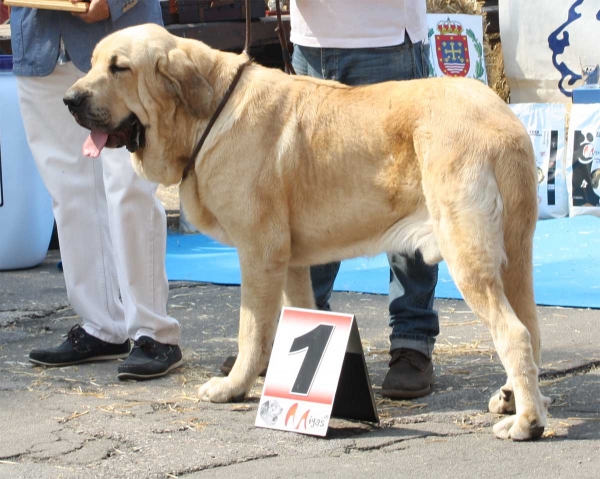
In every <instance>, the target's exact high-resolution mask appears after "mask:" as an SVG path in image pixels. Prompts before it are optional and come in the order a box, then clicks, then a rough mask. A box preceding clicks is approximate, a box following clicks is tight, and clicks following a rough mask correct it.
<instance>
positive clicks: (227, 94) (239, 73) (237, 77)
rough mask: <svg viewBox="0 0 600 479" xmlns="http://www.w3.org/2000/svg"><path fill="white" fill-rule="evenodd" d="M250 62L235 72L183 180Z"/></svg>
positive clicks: (197, 146)
mask: <svg viewBox="0 0 600 479" xmlns="http://www.w3.org/2000/svg"><path fill="white" fill-rule="evenodd" d="M248 63H249V62H244V63H242V64H241V65H240V67H239V68H238V71H237V73H236V74H235V77H234V78H233V81H232V82H231V85H229V88H227V90H226V91H225V96H223V99H222V100H221V103H219V106H218V107H217V109H216V110H215V112H214V113H213V115H212V117H211V118H210V120H209V122H208V125H206V129H205V130H204V133H202V136H201V137H200V140H199V141H198V144H197V145H196V148H194V151H193V153H192V156H190V159H189V160H188V162H187V164H186V165H185V168H184V169H183V175H182V177H181V181H183V180H185V179H186V178H187V175H188V174H189V172H190V170H191V169H192V167H193V166H194V164H195V163H196V157H197V156H198V153H200V150H201V149H202V145H204V142H205V141H206V138H207V137H208V134H209V133H210V130H212V127H213V126H214V124H215V123H216V121H217V119H218V118H219V115H220V114H221V111H223V108H225V105H226V104H227V101H228V100H229V98H230V97H231V94H232V93H233V90H235V87H236V85H237V84H238V82H239V81H240V78H241V77H242V72H243V71H244V68H245V67H246V65H248Z"/></svg>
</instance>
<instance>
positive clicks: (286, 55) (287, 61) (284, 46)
mask: <svg viewBox="0 0 600 479" xmlns="http://www.w3.org/2000/svg"><path fill="white" fill-rule="evenodd" d="M250 1H251V0H245V3H246V5H245V6H246V42H245V44H244V54H245V55H246V57H248V60H247V61H246V62H244V63H242V64H241V65H240V67H239V68H238V71H237V73H236V74H235V77H234V78H233V81H232V82H231V84H230V85H229V87H228V88H227V90H226V91H225V96H223V98H222V99H221V103H219V106H218V107H217V109H216V110H215V112H214V113H213V115H212V117H211V118H210V120H209V122H208V125H206V128H205V129H204V133H202V136H201V137H200V140H199V141H198V143H197V144H196V147H195V148H194V151H193V152H192V154H191V156H190V158H189V159H188V162H187V163H186V165H185V168H184V169H183V174H182V176H181V181H183V180H185V179H186V178H187V176H188V175H189V173H190V171H191V169H192V168H193V167H194V164H195V163H196V157H197V156H198V154H199V153H200V150H201V149H202V146H203V145H204V142H205V141H206V138H207V137H208V135H209V133H210V131H211V130H212V127H213V126H214V124H215V123H216V122H217V119H218V118H219V115H220V114H221V112H222V111H223V109H224V108H225V105H226V104H227V101H228V100H229V98H230V97H231V95H232V93H233V91H234V90H235V87H236V85H237V84H238V82H239V81H240V78H241V77H242V73H243V71H244V68H245V67H246V65H248V63H249V62H250V43H251V31H250V30H251V28H250V23H251V18H250V17H251V13H250ZM261 1H262V0H261ZM275 4H276V6H277V28H276V29H275V30H276V31H277V35H278V37H279V43H280V44H281V52H282V54H283V63H284V65H285V71H286V73H288V74H290V75H295V74H296V71H295V70H294V67H293V66H292V62H291V57H290V49H289V45H288V43H287V39H286V37H285V30H284V28H283V21H282V20H281V5H280V4H279V0H275Z"/></svg>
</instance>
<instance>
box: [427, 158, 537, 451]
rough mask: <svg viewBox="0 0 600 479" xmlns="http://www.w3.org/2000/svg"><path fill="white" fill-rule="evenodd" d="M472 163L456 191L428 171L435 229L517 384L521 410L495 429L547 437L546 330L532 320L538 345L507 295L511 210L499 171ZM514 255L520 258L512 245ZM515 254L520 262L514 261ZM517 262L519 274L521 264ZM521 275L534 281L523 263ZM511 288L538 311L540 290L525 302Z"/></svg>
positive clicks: (526, 242) (526, 244) (527, 229)
mask: <svg viewBox="0 0 600 479" xmlns="http://www.w3.org/2000/svg"><path fill="white" fill-rule="evenodd" d="M467 168H468V167H465V168H464V169H463V170H462V171H458V172H457V173H456V175H455V180H454V181H452V182H451V184H449V185H447V187H448V188H452V189H453V191H444V190H445V189H446V185H440V183H439V182H438V183H436V184H435V185H433V184H431V185H429V186H430V187H429V188H428V185H427V183H428V181H429V180H428V176H424V178H423V183H424V189H425V192H426V196H427V204H428V208H429V210H430V212H431V214H432V219H433V228H434V233H435V235H436V239H437V241H438V245H439V248H440V252H441V254H442V256H443V258H444V259H445V260H446V262H447V264H448V268H449V270H450V273H451V275H452V277H453V279H454V281H455V283H456V285H457V287H458V288H459V290H460V291H461V293H462V295H463V297H464V299H465V301H466V302H467V304H468V305H469V306H470V307H471V309H472V310H473V311H474V312H475V314H477V316H478V317H479V318H480V319H481V320H482V321H484V323H486V324H487V326H488V327H489V329H490V331H491V334H492V338H493V341H494V344H495V346H496V350H497V352H498V355H499V357H500V360H501V361H502V364H503V365H504V368H505V370H506V372H507V376H508V381H509V384H510V385H511V386H512V391H513V395H514V400H515V409H516V415H514V416H510V417H508V418H506V419H504V420H502V421H501V422H499V423H498V424H496V426H495V427H494V433H495V434H496V436H497V437H499V438H504V439H509V438H510V439H513V440H529V439H536V438H539V437H540V436H541V435H542V433H543V431H544V427H545V425H546V404H545V402H544V399H543V397H542V395H541V393H540V390H539V387H538V362H539V335H537V336H536V332H535V330H534V328H533V326H534V319H533V318H529V319H525V321H528V324H529V326H530V327H531V329H532V331H534V333H533V335H534V342H535V343H536V344H535V346H534V344H532V334H531V333H530V331H529V329H528V327H526V325H525V324H524V322H522V321H521V320H520V319H519V317H518V316H517V314H516V312H515V309H513V306H512V305H511V302H510V301H509V299H508V298H507V296H506V294H505V290H504V285H503V276H502V265H503V264H504V262H505V261H506V260H507V257H506V253H505V250H504V247H503V245H504V234H503V224H504V216H505V211H504V207H503V201H502V197H501V195H500V193H499V190H498V186H497V184H496V182H495V179H494V175H493V173H492V171H483V169H482V168H481V166H477V167H475V169H472V170H471V171H467ZM461 177H463V179H461ZM434 186H435V189H434V188H433V187H434ZM533 210H534V211H535V207H534V208H533ZM525 214H527V213H525ZM534 227H535V221H534V222H533V225H531V224H524V225H523V227H522V231H520V233H519V234H520V235H521V236H522V240H521V247H522V248H525V249H527V250H528V253H527V254H525V257H524V258H522V261H523V262H526V261H527V257H528V256H529V257H530V255H531V251H530V250H531V248H532V242H531V237H532V234H533V228H534ZM516 233H517V232H512V233H511V234H516ZM509 246H510V248H512V246H511V245H509ZM509 253H510V254H511V255H512V253H513V251H512V249H511V250H510V251H509ZM508 259H509V260H511V261H512V260H513V259H514V258H512V257H511V258H508ZM513 266H514V268H515V273H514V274H515V275H516V270H517V269H519V265H517V264H515V265H513ZM521 272H522V273H525V277H523V278H521V280H520V281H521V282H522V283H527V282H531V280H532V278H531V275H527V274H526V273H527V270H526V269H525V270H524V269H522V268H521ZM511 274H513V273H512V272H511ZM515 287H518V285H516V286H515ZM530 287H531V286H530ZM521 288H523V285H521ZM511 292H512V297H511V299H512V300H513V301H514V302H515V305H516V307H517V309H518V310H519V313H520V314H523V312H524V311H525V310H526V308H525V307H527V308H529V309H527V311H529V312H531V308H533V312H535V305H533V304H531V303H532V299H533V296H532V295H531V297H527V296H526V295H525V296H524V297H522V298H521V299H520V301H521V303H519V302H518V301H516V300H517V296H516V295H515V294H514V290H511Z"/></svg>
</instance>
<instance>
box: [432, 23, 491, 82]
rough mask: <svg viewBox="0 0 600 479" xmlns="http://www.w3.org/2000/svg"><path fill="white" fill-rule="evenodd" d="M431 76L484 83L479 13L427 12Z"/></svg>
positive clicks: (485, 74) (485, 78)
mask: <svg viewBox="0 0 600 479" xmlns="http://www.w3.org/2000/svg"><path fill="white" fill-rule="evenodd" d="M427 26H428V30H429V32H428V37H429V45H430V53H429V72H430V76H435V77H442V76H453V77H468V78H475V79H477V80H480V81H482V82H483V83H485V84H486V85H487V73H486V70H485V55H484V53H483V19H482V17H481V16H480V15H452V14H450V15H449V14H437V13H430V14H428V15H427Z"/></svg>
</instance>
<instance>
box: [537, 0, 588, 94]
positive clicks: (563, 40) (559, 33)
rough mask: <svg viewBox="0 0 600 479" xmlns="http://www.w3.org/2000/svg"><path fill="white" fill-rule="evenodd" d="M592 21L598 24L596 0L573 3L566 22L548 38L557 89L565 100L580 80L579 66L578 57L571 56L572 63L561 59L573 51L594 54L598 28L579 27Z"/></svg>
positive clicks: (577, 0) (578, 0) (579, 0)
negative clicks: (555, 73) (558, 77)
mask: <svg viewBox="0 0 600 479" xmlns="http://www.w3.org/2000/svg"><path fill="white" fill-rule="evenodd" d="M593 19H595V20H596V21H598V22H600V9H599V8H598V3H597V0H575V1H574V2H573V3H572V4H571V7H570V8H569V13H568V18H567V20H566V21H565V22H564V23H563V24H562V25H560V26H559V27H558V28H557V29H556V30H554V31H553V32H552V33H551V34H550V35H549V36H548V47H549V48H550V50H552V64H553V65H554V68H556V70H558V72H559V73H560V80H559V81H558V88H559V90H560V91H561V93H563V95H565V96H567V97H571V96H573V91H572V89H571V88H569V87H573V86H574V85H575V83H576V82H577V81H579V80H581V74H580V72H581V65H580V64H579V63H578V62H577V59H578V58H579V56H580V55H571V58H573V59H574V60H571V63H568V61H567V60H564V59H563V58H562V57H563V55H564V54H565V53H567V52H568V49H569V48H572V49H573V50H571V51H574V52H583V51H586V49H587V50H589V51H590V52H595V51H597V50H596V47H593V45H598V44H599V43H600V28H598V27H599V26H598V25H597V24H596V26H595V27H594V26H593V25H592V24H591V23H590V24H589V25H586V27H585V28H581V24H585V22H586V21H588V20H591V21H592V22H593Z"/></svg>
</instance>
